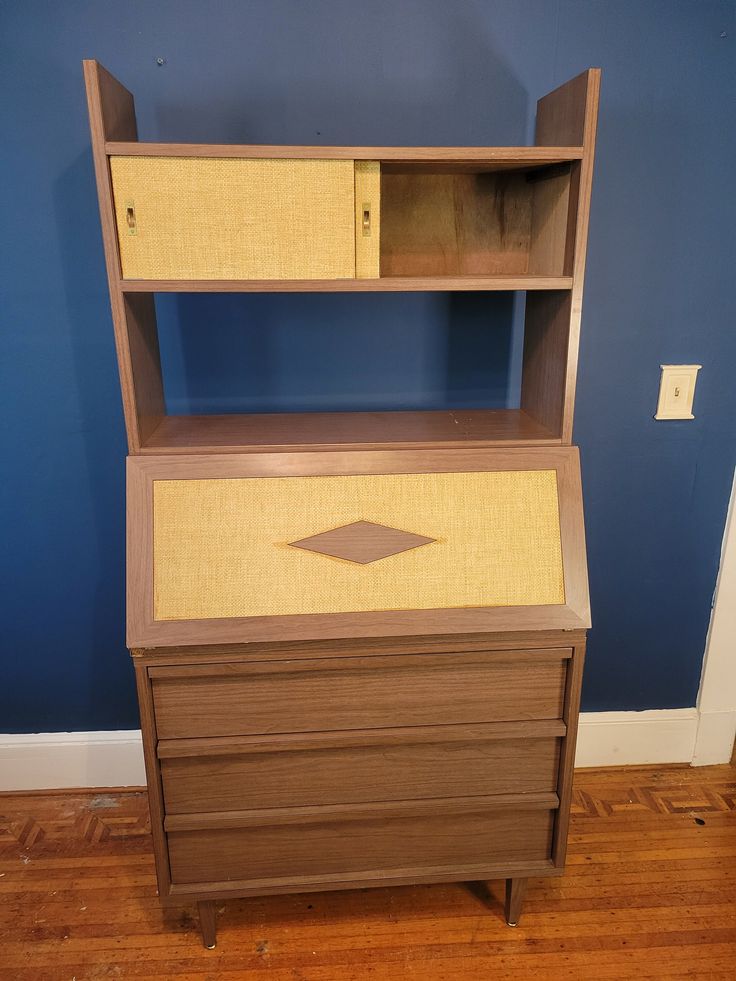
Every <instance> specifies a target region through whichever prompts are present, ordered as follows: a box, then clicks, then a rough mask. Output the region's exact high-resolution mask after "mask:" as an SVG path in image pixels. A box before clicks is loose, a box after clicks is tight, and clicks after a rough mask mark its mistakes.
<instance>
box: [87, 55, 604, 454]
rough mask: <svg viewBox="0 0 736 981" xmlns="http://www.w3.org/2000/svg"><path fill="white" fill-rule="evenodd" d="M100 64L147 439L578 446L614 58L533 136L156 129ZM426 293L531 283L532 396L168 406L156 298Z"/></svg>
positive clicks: (106, 155)
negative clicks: (306, 140)
mask: <svg viewBox="0 0 736 981" xmlns="http://www.w3.org/2000/svg"><path fill="white" fill-rule="evenodd" d="M84 72H85V81H86V85H87V98H88V105H89V113H90V126H91V132H92V149H93V155H94V161H95V173H96V178H97V189H98V195H99V200H100V211H101V216H102V227H103V238H104V243H105V256H106V263H107V273H108V283H109V287H110V296H111V301H112V308H113V320H114V323H115V333H116V343H117V350H118V361H119V365H120V374H121V383H122V389H123V396H124V404H125V413H126V425H127V429H128V439H129V446H130V451H131V452H132V453H139V452H154V451H155V452H158V453H165V452H174V453H180V452H187V451H188V452H217V451H222V450H227V451H237V450H244V451H247V450H250V449H262V448H264V447H269V448H272V449H276V450H278V449H287V448H294V447H298V448H313V447H320V448H334V449H337V448H344V447H347V446H351V447H356V446H358V447H366V448H368V447H377V446H378V447H380V446H386V447H393V448H395V447H397V446H401V447H409V448H418V447H423V446H442V445H444V446H457V445H463V446H493V445H498V444H500V443H503V444H504V445H515V444H528V443H537V444H539V443H548V444H549V443H569V442H570V440H571V435H572V411H573V402H574V388H575V373H576V365H577V344H578V330H579V322H580V308H581V302H582V286H583V274H584V269H585V250H586V240H587V225H588V211H589V200H590V188H591V180H592V166H593V152H594V143H595V130H596V118H597V107H598V88H599V78H600V72H599V71H598V69H589V70H588V71H587V72H584V73H583V74H582V75H579V76H578V77H577V78H575V79H573V80H572V81H570V82H568V83H567V84H566V85H563V86H561V87H560V88H559V89H556V90H555V91H554V92H552V93H550V94H549V95H547V96H545V97H544V98H543V99H541V100H540V101H539V103H538V104H537V125H536V133H535V144H536V145H535V146H526V147H322V146H260V145H253V146H248V145H223V144H211V145H207V144H201V143H193V144H186V143H175V144H166V143H142V142H139V141H138V134H137V127H136V121H135V109H134V104H133V97H132V96H131V94H130V93H129V92H128V91H127V90H126V89H125V88H124V87H123V86H122V85H121V84H120V83H119V82H118V81H117V80H116V79H114V78H113V77H112V75H110V74H109V73H108V72H107V71H106V70H105V69H104V68H102V66H101V65H99V64H98V63H97V62H95V61H86V62H85V63H84ZM417 290H421V291H429V290H442V291H447V290H523V291H526V292H527V294H528V295H527V300H526V319H525V340H524V357H523V368H522V390H521V405H520V408H519V409H508V410H482V411H477V412H475V413H469V412H464V413H461V412H457V413H455V412H427V413H423V412H399V413H366V414H363V413H318V414H309V415H289V416H283V415H279V416H253V415H242V416H230V417H227V416H212V417H203V416H179V417H177V416H169V415H167V413H166V409H165V400H164V393H163V382H162V378H161V364H160V356H159V350H158V336H157V328H156V316H155V307H154V301H153V296H154V294H155V293H158V292H276V291H278V292H314V291H322V292H326V291H329V292H344V291H417ZM460 419H462V420H464V421H463V422H460V421H459V420H460Z"/></svg>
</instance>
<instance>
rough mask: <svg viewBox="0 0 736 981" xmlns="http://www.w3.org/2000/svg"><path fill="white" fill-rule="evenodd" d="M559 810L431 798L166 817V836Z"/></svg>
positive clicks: (518, 798) (546, 797)
mask: <svg viewBox="0 0 736 981" xmlns="http://www.w3.org/2000/svg"><path fill="white" fill-rule="evenodd" d="M559 806H560V798H559V797H558V796H557V794H555V793H537V794H496V795H493V796H481V795H479V796H477V797H439V798H437V797H433V798H430V799H428V800H410V801H376V802H372V803H368V804H325V805H310V806H308V807H276V808H270V807H269V808H261V809H260V810H255V811H253V810H250V811H219V812H212V813H200V814H169V815H167V817H166V818H165V819H164V828H165V830H166V832H167V833H168V834H172V833H179V832H187V831H204V830H207V831H215V830H234V829H245V828H261V827H266V826H267V827H274V826H278V827H285V826H287V825H308V824H312V825H313V824H342V823H345V822H348V821H365V820H370V819H375V818H381V819H386V818H411V817H423V816H425V815H430V816H432V817H438V816H442V815H452V814H472V813H477V812H479V811H480V812H485V811H493V812H496V811H501V810H543V811H552V810H556V809H557V808H558V807H559Z"/></svg>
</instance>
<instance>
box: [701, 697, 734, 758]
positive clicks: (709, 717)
mask: <svg viewBox="0 0 736 981" xmlns="http://www.w3.org/2000/svg"><path fill="white" fill-rule="evenodd" d="M734 740H736V712H702V711H701V712H700V717H699V719H698V734H697V737H696V740H695V752H694V753H693V766H711V765H712V764H714V763H728V762H729V761H730V759H731V754H732V753H733V744H734Z"/></svg>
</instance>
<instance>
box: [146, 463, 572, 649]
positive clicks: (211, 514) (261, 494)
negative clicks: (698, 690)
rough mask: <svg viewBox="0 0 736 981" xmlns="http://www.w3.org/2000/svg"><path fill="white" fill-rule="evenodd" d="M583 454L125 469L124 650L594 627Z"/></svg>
mask: <svg viewBox="0 0 736 981" xmlns="http://www.w3.org/2000/svg"><path fill="white" fill-rule="evenodd" d="M589 617H590V614H589V603H588V586H587V571H586V562H585V537H584V529H583V511H582V498H581V490H580V468H579V461H578V453H577V450H576V449H575V448H574V447H551V448H548V447H534V448H520V449H508V450H504V449H501V450H497V449H493V450H456V449H445V450H427V451H406V450H389V451H376V452H373V451H371V452H363V451H361V452H304V453H301V452H300V453H248V454H222V455H207V456H203V455H199V456H173V455H172V456H137V457H130V458H129V459H128V646H130V647H159V646H167V645H185V644H213V643H214V644H217V643H240V642H249V641H270V640H283V641H285V640H307V639H319V638H339V637H376V636H382V635H383V636H391V635H418V634H429V633H434V634H437V633H442V634H451V633H472V632H483V631H514V630H535V629H540V630H542V629H543V630H555V629H581V628H586V627H588V626H590V620H589Z"/></svg>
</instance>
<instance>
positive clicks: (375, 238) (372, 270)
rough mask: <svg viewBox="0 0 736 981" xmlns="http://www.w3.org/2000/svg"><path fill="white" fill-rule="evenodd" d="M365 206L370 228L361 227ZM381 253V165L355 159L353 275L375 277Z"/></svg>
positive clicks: (376, 162)
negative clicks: (368, 213) (368, 214)
mask: <svg viewBox="0 0 736 981" xmlns="http://www.w3.org/2000/svg"><path fill="white" fill-rule="evenodd" d="M366 207H367V208H368V209H369V212H370V228H369V229H365V228H364V218H365V214H364V212H365V210H366ZM380 255H381V165H380V163H379V162H378V161H377V160H356V161H355V277H356V279H378V277H379V275H380V272H379V265H380Z"/></svg>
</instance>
